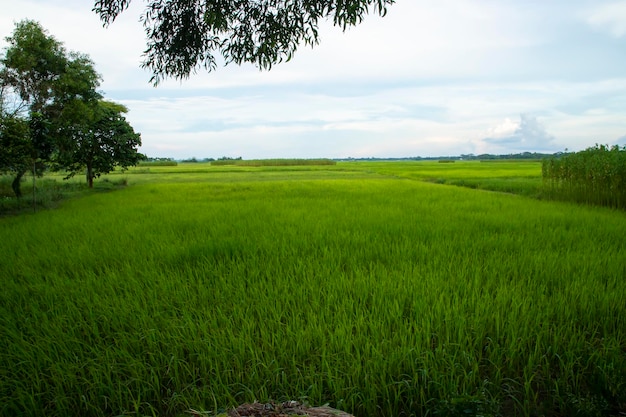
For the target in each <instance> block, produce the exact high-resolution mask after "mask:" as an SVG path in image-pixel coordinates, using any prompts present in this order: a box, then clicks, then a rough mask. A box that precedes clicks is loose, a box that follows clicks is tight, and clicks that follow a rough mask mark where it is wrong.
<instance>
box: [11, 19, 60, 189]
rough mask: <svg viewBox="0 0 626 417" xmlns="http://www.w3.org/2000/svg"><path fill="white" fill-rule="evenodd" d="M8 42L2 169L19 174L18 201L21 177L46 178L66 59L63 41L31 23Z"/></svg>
mask: <svg viewBox="0 0 626 417" xmlns="http://www.w3.org/2000/svg"><path fill="white" fill-rule="evenodd" d="M6 41H7V43H8V45H9V46H8V47H7V48H6V52H5V56H4V58H2V60H0V88H1V93H2V94H1V97H0V125H1V126H0V134H1V135H2V136H3V137H2V139H1V140H2V142H3V145H4V146H3V150H1V151H0V153H2V154H3V156H2V157H0V159H3V162H2V163H1V164H0V171H1V172H10V173H12V174H13V175H14V180H13V190H14V193H15V196H16V197H18V198H19V197H20V196H21V195H22V192H21V188H20V184H21V179H22V176H23V175H24V174H25V173H26V171H27V170H29V169H31V170H35V171H36V173H38V174H39V175H41V173H42V172H43V170H44V169H45V164H46V163H47V162H48V160H49V158H50V156H51V153H52V149H53V144H52V137H51V135H50V122H49V121H50V118H51V113H52V112H51V109H52V108H53V106H52V105H51V104H52V102H53V101H54V98H55V92H54V89H55V85H56V83H57V82H58V80H59V78H60V77H61V76H62V73H63V71H64V68H65V66H66V65H67V60H66V57H65V50H64V48H63V46H62V45H61V43H59V42H58V41H57V40H56V39H54V37H52V36H49V35H48V34H47V33H46V31H45V30H44V29H43V28H42V27H41V26H40V25H39V24H38V23H36V22H33V21H30V20H24V21H22V22H19V23H17V24H16V25H15V30H14V32H13V35H12V36H9V37H7V38H6ZM16 129H17V130H16ZM34 174H35V172H33V175H34Z"/></svg>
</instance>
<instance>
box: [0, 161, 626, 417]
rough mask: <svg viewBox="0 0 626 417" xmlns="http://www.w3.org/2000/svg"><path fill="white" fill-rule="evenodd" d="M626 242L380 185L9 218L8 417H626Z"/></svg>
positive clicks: (400, 185)
mask: <svg viewBox="0 0 626 417" xmlns="http://www.w3.org/2000/svg"><path fill="white" fill-rule="evenodd" d="M225 175H226V174H225ZM228 175H230V174H228ZM255 176H256V173H253V174H250V177H249V178H250V180H253V179H254V178H255ZM625 233H626V218H624V216H623V215H621V213H619V212H612V211H608V210H603V209H600V208H589V207H578V206H574V205H564V204H562V203H551V202H540V201H534V200H530V199H523V198H519V197H516V196H510V195H504V194H495V193H480V192H476V191H474V190H469V189H464V188H456V187H441V186H438V185H435V184H428V183H422V182H416V181H405V180H395V179H391V178H388V179H380V178H378V179H376V178H375V177H372V178H370V179H364V178H362V177H360V178H359V179H346V178H344V177H338V178H336V179H325V180H315V181H307V180H304V179H302V178H300V181H297V182H296V181H288V180H281V181H241V180H240V181H238V182H235V183H226V182H220V181H218V179H217V178H216V177H213V178H212V179H210V180H207V179H206V178H205V180H204V181H202V182H201V181H196V182H193V183H181V182H172V183H146V184H144V185H136V186H134V187H129V188H127V189H124V190H121V191H118V192H116V193H108V194H93V195H89V196H88V197H86V198H82V199H79V200H72V201H69V202H67V203H66V204H65V205H64V206H63V207H61V208H60V209H59V210H56V211H49V212H42V213H39V214H38V215H37V216H29V217H27V218H26V217H25V218H5V219H0V253H2V254H3V259H4V260H5V261H3V262H2V263H0V276H1V277H3V291H2V292H0V335H2V337H0V373H1V374H0V415H3V416H14V415H46V416H73V415H75V416H79V415H80V416H110V415H136V416H139V415H159V416H176V415H183V414H184V412H185V411H186V410H189V409H191V408H193V409H195V410H209V411H218V410H220V409H224V408H227V407H229V406H233V405H236V404H239V403H241V402H244V401H253V400H259V401H266V400H268V399H274V400H283V399H302V400H306V401H309V402H310V403H313V404H322V403H326V402H329V403H330V404H331V405H332V406H335V407H337V408H341V409H344V410H347V411H349V412H351V413H353V414H355V415H356V416H357V417H365V416H373V417H376V416H381V417H382V416H427V415H428V416H430V415H464V416H465V415H468V416H469V415H475V416H478V415H482V416H489V415H491V416H496V415H505V416H511V415H520V416H534V415H547V416H562V415H598V416H600V415H610V414H618V413H619V412H620V411H624V409H625V406H626V394H625V393H626V357H625V355H624V346H626V333H625V330H624V329H626V283H625V282H624V279H623V277H624V276H626V262H625V258H624V253H626V247H625V246H626V243H625V242H624V239H623V236H624V234H625Z"/></svg>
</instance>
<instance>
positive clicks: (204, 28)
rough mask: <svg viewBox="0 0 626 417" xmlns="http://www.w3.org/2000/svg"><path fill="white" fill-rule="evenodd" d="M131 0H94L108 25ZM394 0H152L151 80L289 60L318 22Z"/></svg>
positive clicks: (351, 18) (383, 7) (339, 20)
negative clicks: (220, 64) (220, 67)
mask: <svg viewBox="0 0 626 417" xmlns="http://www.w3.org/2000/svg"><path fill="white" fill-rule="evenodd" d="M130 1H131V0H95V3H94V9H93V10H94V11H95V12H96V13H97V14H99V15H100V19H101V20H102V21H103V23H104V25H105V26H106V25H109V24H111V23H112V22H113V21H114V20H115V18H116V17H117V16H118V15H119V14H120V13H121V12H123V11H124V10H125V9H127V8H128V6H129V4H130ZM394 1H395V0H179V1H172V0H147V2H148V5H147V8H146V10H145V13H144V15H143V17H142V18H141V20H142V22H143V25H144V28H145V31H146V35H147V38H148V46H147V49H146V50H145V60H144V62H143V64H142V66H143V67H144V68H148V69H149V70H151V71H152V78H151V82H153V83H154V84H155V85H156V84H158V83H159V82H160V81H161V80H162V79H163V78H165V77H168V76H173V77H175V78H177V79H183V78H187V77H189V75H190V74H191V73H192V72H195V71H196V70H197V69H198V68H199V67H204V68H205V69H207V70H208V71H212V70H214V69H215V68H216V67H217V61H216V58H215V55H214V54H215V53H218V54H220V55H221V56H222V57H223V59H224V61H225V64H229V63H236V64H241V63H244V62H250V63H253V64H255V65H256V66H257V67H258V68H260V69H270V68H271V67H272V65H274V64H276V63H279V62H282V61H284V60H287V61H288V60H290V59H291V57H292V56H293V54H294V52H295V51H296V49H297V48H298V46H299V45H300V44H301V43H304V44H305V45H310V46H314V45H316V44H318V42H319V35H318V27H319V21H320V20H321V19H324V18H332V21H333V23H334V24H335V25H336V26H340V27H341V28H342V29H343V30H344V31H345V30H346V28H347V27H348V26H354V25H356V24H358V23H360V22H361V21H362V20H363V18H364V16H365V15H366V14H368V13H369V12H370V9H372V8H373V9H374V10H375V11H376V12H378V14H380V15H381V16H384V15H385V14H386V12H387V6H388V5H391V4H393V3H394Z"/></svg>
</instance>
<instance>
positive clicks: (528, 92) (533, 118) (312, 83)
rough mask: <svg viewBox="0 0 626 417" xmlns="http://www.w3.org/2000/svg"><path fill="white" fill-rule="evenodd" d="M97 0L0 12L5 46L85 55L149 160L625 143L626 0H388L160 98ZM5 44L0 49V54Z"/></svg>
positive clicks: (137, 2) (135, 15)
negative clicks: (42, 46)
mask: <svg viewBox="0 0 626 417" xmlns="http://www.w3.org/2000/svg"><path fill="white" fill-rule="evenodd" d="M92 7H93V1H91V0H19V1H16V0H0V10H2V13H1V15H0V37H1V38H2V39H4V38H5V37H6V36H9V35H10V34H11V33H12V31H13V28H14V24H15V22H18V21H20V20H22V19H26V18H29V19H32V20H36V21H38V22H40V23H41V24H42V26H43V27H44V28H45V29H47V30H48V32H49V33H50V34H51V35H53V36H54V37H55V38H57V39H58V40H59V41H61V42H63V43H64V45H65V46H66V48H67V49H69V50H74V51H79V52H83V53H86V54H88V55H89V56H90V57H91V58H92V59H93V61H94V62H95V63H96V68H97V70H98V72H99V73H100V74H101V75H102V77H103V83H102V85H101V90H102V91H103V93H104V95H105V97H106V98H107V99H109V100H113V101H117V102H120V103H123V104H125V105H126V106H127V107H128V108H129V110H130V111H129V113H128V115H127V118H128V120H129V121H130V123H131V124H132V125H133V127H134V128H135V130H136V131H138V132H141V134H142V141H143V146H142V149H141V151H142V152H144V153H146V154H147V155H148V156H154V157H173V158H177V159H181V158H189V157H197V158H205V157H213V158H217V157H221V156H229V157H239V156H241V157H243V158H244V159H251V158H291V157H297V158H317V157H329V158H345V157H404V156H443V155H460V154H469V153H474V154H481V153H516V152H524V151H530V152H533V151H539V152H556V151H563V150H565V149H569V150H580V149H584V148H587V147H589V146H593V145H594V144H596V143H606V144H620V145H626V1H625V0H618V1H604V0H397V2H396V4H395V5H393V6H392V7H391V8H390V9H389V13H388V14H387V16H386V17H384V18H381V17H380V16H378V15H371V16H368V18H367V19H366V20H365V21H364V22H363V23H362V24H361V25H359V26H357V27H355V28H351V29H349V30H348V31H347V32H346V33H342V32H341V31H340V30H339V29H338V28H334V27H332V25H327V24H325V25H324V27H323V28H322V30H321V44H320V45H318V46H317V47H315V48H313V49H311V48H308V47H302V49H300V50H299V51H298V52H297V53H296V55H295V57H294V59H293V60H292V61H290V62H288V63H284V64H280V65H278V66H276V67H274V68H273V69H272V70H271V71H269V72H260V71H259V70H257V69H256V68H254V67H252V66H243V67H237V66H234V65H230V66H227V67H220V68H218V69H217V71H215V72H212V73H206V72H199V73H198V74H196V75H193V76H192V77H191V78H190V79H188V80H186V81H183V82H180V81H175V80H169V81H166V82H164V83H162V84H160V85H159V86H158V87H156V88H155V87H153V86H152V85H151V84H150V83H149V79H150V75H151V74H149V73H148V72H147V71H145V70H142V69H141V68H140V63H141V60H142V57H141V55H142V52H143V50H144V49H145V37H144V32H143V28H142V26H141V23H139V16H140V15H141V13H142V11H143V9H144V7H145V2H144V1H143V0H133V2H132V3H131V8H130V9H129V10H127V11H126V12H124V13H123V14H122V15H121V16H120V17H119V18H118V20H116V21H115V23H113V24H112V25H111V26H110V27H108V28H103V27H102V24H101V23H100V21H99V20H98V17H97V16H96V15H95V13H93V12H92V11H91V9H92ZM0 45H1V46H2V47H4V46H5V43H4V41H2V43H0Z"/></svg>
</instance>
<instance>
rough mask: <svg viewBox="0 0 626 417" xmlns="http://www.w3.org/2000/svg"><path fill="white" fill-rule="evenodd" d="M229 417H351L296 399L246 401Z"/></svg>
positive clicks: (230, 413)
mask: <svg viewBox="0 0 626 417" xmlns="http://www.w3.org/2000/svg"><path fill="white" fill-rule="evenodd" d="M227 415H228V416H229V417H289V416H306V417H353V416H352V415H351V414H348V413H346V412H343V411H341V410H336V409H334V408H331V407H328V406H322V407H309V406H307V405H305V404H302V403H300V402H298V401H286V402H284V403H265V404H261V403H252V404H250V403H246V404H242V405H240V406H239V407H237V408H235V409H233V410H230V411H229V412H228V413H227Z"/></svg>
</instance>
